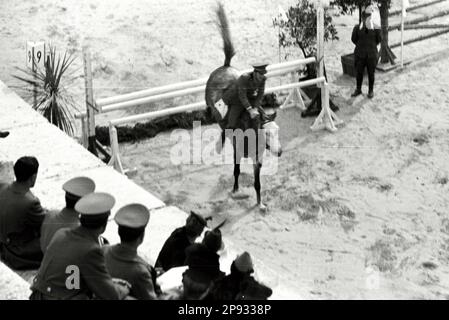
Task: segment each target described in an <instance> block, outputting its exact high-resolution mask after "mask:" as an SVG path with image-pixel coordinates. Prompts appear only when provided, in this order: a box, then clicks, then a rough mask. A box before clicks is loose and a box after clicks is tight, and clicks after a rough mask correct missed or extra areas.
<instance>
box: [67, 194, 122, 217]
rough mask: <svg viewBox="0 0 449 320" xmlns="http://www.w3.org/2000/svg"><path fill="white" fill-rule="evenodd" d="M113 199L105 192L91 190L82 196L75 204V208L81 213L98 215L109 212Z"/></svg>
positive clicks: (113, 202)
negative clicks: (91, 191)
mask: <svg viewBox="0 0 449 320" xmlns="http://www.w3.org/2000/svg"><path fill="white" fill-rule="evenodd" d="M114 204H115V199H114V197H113V196H112V195H110V194H109V193H105V192H93V193H89V194H88V195H85V196H84V197H82V198H81V199H80V200H79V201H78V202H77V203H76V205H75V210H76V211H78V212H79V213H81V215H88V216H92V215H98V214H104V213H109V212H110V211H111V209H112V207H114Z"/></svg>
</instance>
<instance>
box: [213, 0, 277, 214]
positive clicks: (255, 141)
mask: <svg viewBox="0 0 449 320" xmlns="http://www.w3.org/2000/svg"><path fill="white" fill-rule="evenodd" d="M216 13H217V17H218V19H217V20H218V21H217V25H218V27H219V29H220V33H221V36H222V38H223V49H224V54H225V62H224V65H223V66H221V67H219V68H217V69H215V70H214V71H213V72H212V73H211V75H210V76H209V79H208V81H207V84H206V95H205V98H206V104H207V107H208V112H210V113H211V114H212V116H213V117H215V119H216V120H217V121H219V122H220V120H221V115H220V114H219V113H218V111H217V109H216V108H215V103H216V102H217V101H219V100H220V99H221V97H222V96H223V93H224V92H225V91H226V89H228V88H229V87H230V86H231V84H232V83H233V82H234V81H236V80H237V79H238V77H239V76H240V72H239V71H238V70H237V69H235V68H233V67H231V59H232V57H233V56H234V55H235V50H234V46H233V44H232V41H231V36H230V33H229V25H228V21H227V18H226V14H225V11H224V8H223V5H222V4H221V3H218V8H217V11H216ZM277 107H279V103H278V102H277V99H276V95H275V94H269V95H265V96H264V100H263V102H262V108H259V111H260V113H261V116H260V117H258V118H256V119H254V120H251V119H250V117H249V115H248V114H247V113H244V114H243V115H242V118H241V119H240V125H239V129H236V130H232V129H226V130H225V132H226V133H225V134H226V136H227V137H230V138H231V141H232V146H233V149H234V188H233V189H232V192H233V193H234V194H235V193H236V192H237V191H238V190H239V175H240V162H241V159H242V158H251V159H252V161H253V167H254V188H255V189H256V194H257V204H258V206H259V208H260V209H261V210H266V206H265V205H264V204H263V203H262V201H261V197H260V170H261V168H262V160H263V154H264V152H265V150H266V149H268V150H270V151H271V152H272V153H273V154H274V155H275V156H277V157H280V156H281V153H282V149H281V145H280V143H279V135H278V133H279V127H278V126H277V124H276V123H275V122H274V119H275V118H276V110H275V109H276V108H277ZM220 125H222V124H220Z"/></svg>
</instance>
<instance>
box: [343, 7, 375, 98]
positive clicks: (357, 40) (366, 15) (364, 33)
mask: <svg viewBox="0 0 449 320" xmlns="http://www.w3.org/2000/svg"><path fill="white" fill-rule="evenodd" d="M373 11H374V8H373V5H369V6H367V7H366V8H364V9H363V11H362V22H361V23H360V24H359V25H356V26H355V27H354V29H353V30H352V37H351V40H352V42H353V43H354V44H355V49H354V62H355V69H356V81H357V87H356V89H355V91H354V92H353V93H352V94H351V96H352V97H356V96H358V95H360V94H362V82H363V74H364V72H365V68H366V69H367V70H368V98H373V97H374V73H375V70H376V66H377V61H378V51H377V46H378V45H379V43H380V42H381V40H382V34H381V31H380V26H377V25H375V24H374V23H373V20H372V13H373Z"/></svg>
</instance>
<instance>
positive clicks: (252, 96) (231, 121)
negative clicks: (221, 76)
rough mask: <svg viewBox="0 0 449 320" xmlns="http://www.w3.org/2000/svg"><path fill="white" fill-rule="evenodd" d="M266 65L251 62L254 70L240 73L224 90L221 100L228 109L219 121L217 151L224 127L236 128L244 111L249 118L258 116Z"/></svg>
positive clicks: (224, 137)
mask: <svg viewBox="0 0 449 320" xmlns="http://www.w3.org/2000/svg"><path fill="white" fill-rule="evenodd" d="M267 65H268V63H265V62H261V63H255V64H253V68H254V70H253V71H252V72H249V73H245V74H242V75H241V76H240V77H239V78H238V79H237V81H235V82H234V83H233V84H232V85H231V86H230V87H229V89H227V90H226V91H225V92H224V94H223V97H222V98H221V100H223V102H224V104H225V105H227V106H228V111H227V113H226V115H225V117H224V119H223V120H222V121H221V122H220V126H221V128H222V130H223V131H222V133H221V140H218V141H217V145H216V150H217V152H218V153H220V152H221V150H222V149H223V145H224V143H225V139H226V135H225V131H224V130H225V129H237V128H238V126H239V121H240V119H241V117H242V115H243V114H245V112H247V113H248V115H249V118H250V119H251V120H254V119H256V118H257V117H258V116H260V112H259V108H260V105H261V103H262V99H263V96H264V93H265V81H266V79H267V77H266V76H265V74H266V73H267V69H266V67H267Z"/></svg>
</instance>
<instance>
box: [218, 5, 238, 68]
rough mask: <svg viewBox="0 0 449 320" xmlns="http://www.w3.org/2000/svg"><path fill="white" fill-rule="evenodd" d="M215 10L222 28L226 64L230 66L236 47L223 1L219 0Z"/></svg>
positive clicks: (219, 25) (220, 28)
mask: <svg viewBox="0 0 449 320" xmlns="http://www.w3.org/2000/svg"><path fill="white" fill-rule="evenodd" d="M215 12H216V14H217V22H216V23H217V27H218V29H219V30H220V34H221V38H222V39H223V51H224V54H225V62H224V66H225V67H229V66H230V65H231V59H232V57H233V56H234V55H235V49H234V45H233V43H232V39H231V32H230V30H229V22H228V18H227V17H226V12H225V10H224V7H223V4H222V3H221V2H217V9H216V11H215Z"/></svg>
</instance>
